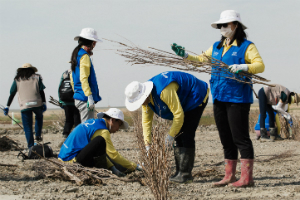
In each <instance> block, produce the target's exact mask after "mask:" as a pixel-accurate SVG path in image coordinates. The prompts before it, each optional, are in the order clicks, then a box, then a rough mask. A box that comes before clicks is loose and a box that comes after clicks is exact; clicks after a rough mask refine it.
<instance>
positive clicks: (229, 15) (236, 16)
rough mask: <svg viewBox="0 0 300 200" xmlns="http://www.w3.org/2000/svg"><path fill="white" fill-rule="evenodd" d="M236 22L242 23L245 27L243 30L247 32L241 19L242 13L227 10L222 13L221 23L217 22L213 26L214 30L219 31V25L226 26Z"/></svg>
mask: <svg viewBox="0 0 300 200" xmlns="http://www.w3.org/2000/svg"><path fill="white" fill-rule="evenodd" d="M234 21H238V22H240V24H241V25H242V27H243V30H245V29H246V28H247V27H246V26H245V25H244V24H243V23H242V19H241V16H240V13H238V12H236V11H235V10H225V11H223V12H221V15H220V19H219V21H216V22H214V23H212V24H211V26H212V27H213V28H216V29H217V28H218V27H217V25H218V24H226V23H228V22H234Z"/></svg>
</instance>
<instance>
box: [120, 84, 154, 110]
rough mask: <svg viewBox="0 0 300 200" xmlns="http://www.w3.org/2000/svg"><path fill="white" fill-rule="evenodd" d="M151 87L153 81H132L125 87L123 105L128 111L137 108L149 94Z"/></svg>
mask: <svg viewBox="0 0 300 200" xmlns="http://www.w3.org/2000/svg"><path fill="white" fill-rule="evenodd" d="M152 88H153V82H152V81H147V82H145V83H140V82H138V81H133V82H131V83H130V84H128V85H127V87H126V88H125V95H126V99H125V106H126V108H127V109H128V110H129V111H135V110H137V109H139V108H140V107H141V106H142V104H143V103H144V102H145V100H146V99H147V97H148V96H149V95H150V93H151V91H152Z"/></svg>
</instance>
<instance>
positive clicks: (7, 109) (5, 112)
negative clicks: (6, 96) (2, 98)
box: [3, 106, 9, 116]
mask: <svg viewBox="0 0 300 200" xmlns="http://www.w3.org/2000/svg"><path fill="white" fill-rule="evenodd" d="M3 112H4V115H5V116H7V115H8V112H9V107H8V106H6V107H5V108H4V110H3Z"/></svg>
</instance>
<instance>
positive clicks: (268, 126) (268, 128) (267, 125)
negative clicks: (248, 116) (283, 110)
mask: <svg viewBox="0 0 300 200" xmlns="http://www.w3.org/2000/svg"><path fill="white" fill-rule="evenodd" d="M266 114H267V116H266V119H265V128H266V129H267V130H268V131H270V124H269V115H268V113H266ZM276 115H277V113H276V112H274V121H275V117H276ZM259 122H260V114H259V115H258V121H257V123H256V125H255V127H254V130H256V131H259V130H260V123H259Z"/></svg>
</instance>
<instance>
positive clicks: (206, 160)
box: [0, 131, 300, 200]
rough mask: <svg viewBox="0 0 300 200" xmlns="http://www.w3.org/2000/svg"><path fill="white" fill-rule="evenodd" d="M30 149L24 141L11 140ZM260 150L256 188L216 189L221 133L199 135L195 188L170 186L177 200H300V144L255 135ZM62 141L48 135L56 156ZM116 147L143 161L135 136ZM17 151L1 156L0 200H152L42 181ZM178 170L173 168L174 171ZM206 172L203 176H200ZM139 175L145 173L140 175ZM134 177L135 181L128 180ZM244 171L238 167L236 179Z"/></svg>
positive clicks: (110, 183)
mask: <svg viewBox="0 0 300 200" xmlns="http://www.w3.org/2000/svg"><path fill="white" fill-rule="evenodd" d="M9 136H10V137H11V138H12V139H13V140H15V141H18V142H20V143H21V144H22V145H23V146H25V144H26V142H25V136H24V135H23V134H19V135H9ZM251 138H252V141H253V145H254V150H255V159H256V162H255V163H254V180H255V186H254V187H251V188H230V187H222V188H213V187H211V184H212V183H213V182H215V181H218V180H220V179H221V178H222V174H224V162H222V161H223V151H222V147H221V143H220V140H219V137H218V132H217V131H205V132H200V131H198V132H197V134H196V146H197V151H196V159H195V167H194V170H193V174H196V176H195V179H194V182H193V183H191V184H182V185H180V184H179V185H178V184H171V185H170V194H171V198H172V199H260V200H261V199H300V148H299V147H300V145H299V144H300V143H299V142H298V141H293V140H284V141H278V142H273V143H261V142H260V141H257V140H255V134H253V133H252V134H251ZM61 140H62V137H61V135H60V134H53V133H48V134H45V135H44V141H45V142H51V143H52V144H51V147H52V148H53V150H54V152H55V153H58V152H59V148H58V147H57V145H58V144H59V143H60V141H61ZM112 140H113V143H114V145H115V147H116V148H117V149H118V150H119V152H120V153H121V154H122V155H123V156H124V157H126V158H128V159H130V160H133V161H135V162H137V161H138V151H137V146H136V145H135V144H136V142H135V141H136V138H135V135H134V134H133V133H126V132H119V133H115V134H113V135H112ZM17 154H18V152H17V151H6V152H0V163H1V164H14V165H17V167H4V166H0V199H153V196H152V194H151V191H150V190H149V188H148V187H147V186H141V185H140V184H139V183H137V182H135V183H124V182H121V181H118V180H105V181H104V184H103V185H101V186H80V187H79V186H77V185H75V184H74V183H72V182H67V181H58V180H51V179H40V178H38V177H37V176H36V174H35V172H34V171H33V170H32V165H34V163H35V162H36V161H34V160H25V161H24V162H22V161H20V160H19V159H18V158H17ZM173 169H174V168H173ZM198 172H202V173H198ZM138 173H140V172H138ZM127 176H131V175H127ZM239 177H240V165H239V164H238V166H237V178H239Z"/></svg>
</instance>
